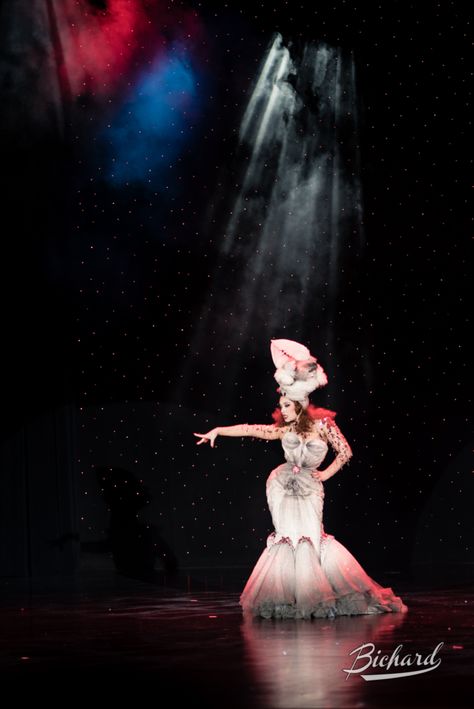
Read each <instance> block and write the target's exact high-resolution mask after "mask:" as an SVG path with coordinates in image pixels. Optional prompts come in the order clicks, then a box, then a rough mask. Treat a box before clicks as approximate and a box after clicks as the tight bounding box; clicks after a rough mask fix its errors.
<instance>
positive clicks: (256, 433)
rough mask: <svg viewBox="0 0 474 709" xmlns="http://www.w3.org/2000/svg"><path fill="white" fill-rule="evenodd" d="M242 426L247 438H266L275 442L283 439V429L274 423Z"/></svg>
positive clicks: (245, 424)
mask: <svg viewBox="0 0 474 709" xmlns="http://www.w3.org/2000/svg"><path fill="white" fill-rule="evenodd" d="M242 425H243V426H244V429H245V434H244V435H246V436H253V437H254V438H264V439H265V440H267V441H274V440H276V439H278V438H281V434H282V429H281V428H279V427H278V426H276V425H275V424H273V423H268V424H262V423H253V424H250V423H244V424H242Z"/></svg>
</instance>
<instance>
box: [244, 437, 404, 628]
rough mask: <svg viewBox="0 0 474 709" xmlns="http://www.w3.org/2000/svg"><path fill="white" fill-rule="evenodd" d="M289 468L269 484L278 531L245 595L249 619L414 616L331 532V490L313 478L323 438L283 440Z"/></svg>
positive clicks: (283, 466) (280, 468) (322, 454)
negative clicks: (326, 523)
mask: <svg viewBox="0 0 474 709" xmlns="http://www.w3.org/2000/svg"><path fill="white" fill-rule="evenodd" d="M282 446H283V450H284V454H285V460H286V463H282V464H281V465H279V466H278V467H277V468H275V469H274V470H273V471H272V472H271V474H270V476H269V477H268V479H267V486H266V490H267V501H268V506H269V509H270V512H271V515H272V521H273V526H274V528H275V531H274V532H272V533H271V534H270V535H269V536H268V538H267V544H266V548H265V549H264V550H263V552H262V554H261V556H260V558H259V559H258V561H257V563H256V565H255V567H254V569H253V571H252V573H251V575H250V577H249V579H248V581H247V583H246V585H245V587H244V589H243V591H242V593H241V595H240V601H239V603H240V605H241V606H242V610H243V612H244V613H249V614H251V615H253V616H262V617H264V618H272V617H276V618H311V617H316V618H320V617H323V618H324V617H335V616H338V615H359V614H368V613H370V614H373V613H384V612H392V611H399V612H405V611H407V610H408V608H407V606H406V605H405V604H404V603H403V601H402V600H401V598H399V597H398V596H395V594H394V593H393V591H392V589H391V588H383V587H382V586H381V585H380V584H378V583H377V582H376V581H374V580H373V579H372V578H370V576H368V575H367V574H366V572H365V571H364V569H363V568H362V566H361V565H360V564H359V563H358V561H357V560H356V559H355V558H354V556H353V555H352V554H351V553H350V552H349V551H348V549H346V547H345V546H343V545H342V544H341V543H340V542H338V541H337V539H335V538H334V536H333V535H332V534H326V533H325V531H324V527H323V523H322V516H323V505H324V487H323V484H322V482H320V481H318V480H315V479H314V478H313V477H312V476H311V471H312V470H315V469H317V468H318V466H319V465H320V464H321V463H322V461H323V460H324V458H325V457H326V454H327V452H328V444H327V443H326V442H325V441H323V440H322V439H320V440H308V441H305V440H303V439H302V438H300V437H299V436H298V435H297V434H296V433H294V432H287V433H285V434H284V436H283V437H282Z"/></svg>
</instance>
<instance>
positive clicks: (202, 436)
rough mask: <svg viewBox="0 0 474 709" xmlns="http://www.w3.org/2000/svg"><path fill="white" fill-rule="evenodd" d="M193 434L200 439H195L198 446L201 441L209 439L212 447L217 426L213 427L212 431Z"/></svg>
mask: <svg viewBox="0 0 474 709" xmlns="http://www.w3.org/2000/svg"><path fill="white" fill-rule="evenodd" d="M194 435H195V436H199V437H200V439H201V440H200V441H196V445H198V446H200V445H201V443H205V442H206V441H210V444H211V448H214V441H215V440H216V436H217V435H218V433H217V428H213V429H212V431H209V432H208V433H195V434H194Z"/></svg>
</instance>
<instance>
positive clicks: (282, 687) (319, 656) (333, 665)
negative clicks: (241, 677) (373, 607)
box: [241, 613, 408, 709]
mask: <svg viewBox="0 0 474 709" xmlns="http://www.w3.org/2000/svg"><path fill="white" fill-rule="evenodd" d="M407 615H408V614H406V613H384V614H382V615H364V616H339V617H338V618H334V619H333V620H327V619H313V620H312V621H307V620H290V619H287V620H284V621H281V620H280V621H275V620H272V619H268V620H267V619H258V618H251V617H250V616H246V617H244V618H243V621H242V625H241V631H242V635H243V639H244V643H245V663H246V665H247V666H248V671H249V672H252V673H253V674H254V683H255V686H256V687H259V688H260V693H261V696H260V699H261V702H262V705H263V706H268V707H272V708H274V709H277V708H281V709H283V708H285V709H287V707H292V708H293V709H299V708H303V707H308V708H309V707H311V708H313V707H319V706H334V707H335V706H344V707H345V706H347V707H356V706H362V704H361V703H360V702H361V701H362V696H363V693H364V692H365V689H366V688H365V686H364V685H365V682H364V680H363V679H361V677H359V676H357V675H352V676H349V677H348V676H347V673H345V672H343V669H344V668H345V669H348V668H350V667H351V666H352V664H353V662H354V657H355V654H354V655H352V656H351V655H350V653H351V652H352V651H353V650H354V649H355V648H356V647H358V646H359V645H362V644H364V643H369V642H372V643H374V644H375V646H376V649H377V650H378V649H382V650H384V651H385V652H390V653H391V652H392V651H393V650H394V649H395V646H396V643H395V642H394V631H395V630H396V629H397V628H399V627H401V626H402V624H403V623H404V622H405V620H406V618H407Z"/></svg>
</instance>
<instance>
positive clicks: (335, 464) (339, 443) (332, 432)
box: [319, 416, 352, 480]
mask: <svg viewBox="0 0 474 709" xmlns="http://www.w3.org/2000/svg"><path fill="white" fill-rule="evenodd" d="M319 430H320V432H321V433H322V435H323V438H324V439H325V440H326V442H327V443H329V444H330V445H331V446H332V448H333V449H334V450H335V452H336V457H335V458H334V460H333V461H332V463H331V464H330V465H328V467H327V468H325V469H324V470H321V471H320V473H321V475H322V476H323V479H324V480H327V479H328V478H330V477H332V476H333V475H334V474H335V473H337V471H338V470H340V469H341V468H342V466H343V465H345V464H346V463H347V462H349V460H350V459H351V458H352V449H351V447H350V445H349V444H348V442H347V441H346V439H345V438H344V436H343V434H342V432H341V430H340V428H339V426H338V425H337V423H336V422H335V421H334V420H333V419H331V418H329V417H328V416H327V417H325V418H323V419H321V421H320V422H319Z"/></svg>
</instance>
